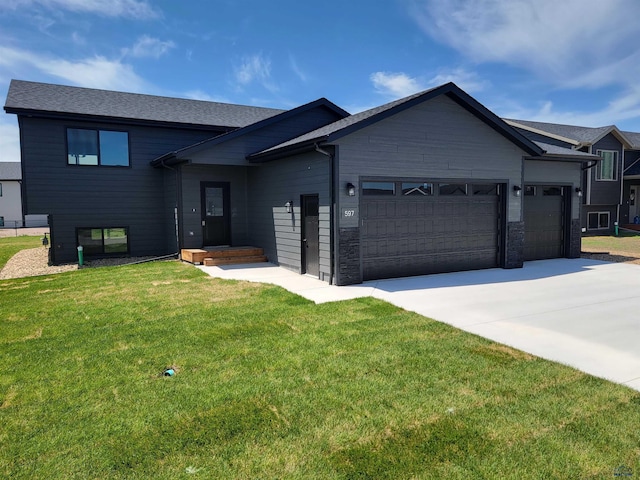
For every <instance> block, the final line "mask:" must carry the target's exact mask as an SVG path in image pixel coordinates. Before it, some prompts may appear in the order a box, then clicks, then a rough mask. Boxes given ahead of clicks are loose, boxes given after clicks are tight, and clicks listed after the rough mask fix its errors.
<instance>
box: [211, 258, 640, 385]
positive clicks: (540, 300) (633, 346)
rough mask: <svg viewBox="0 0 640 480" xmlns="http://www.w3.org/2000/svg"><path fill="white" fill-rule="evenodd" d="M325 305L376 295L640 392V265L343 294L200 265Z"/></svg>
mask: <svg viewBox="0 0 640 480" xmlns="http://www.w3.org/2000/svg"><path fill="white" fill-rule="evenodd" d="M200 268H201V269H202V270H204V271H205V272H207V273H209V274H210V275H212V276H216V277H221V278H236V279H243V280H251V281H260V282H266V283H275V284H278V285H280V286H283V287H284V288H287V289H289V290H291V291H293V292H294V293H298V294H300V295H302V296H304V297H306V298H309V299H311V300H313V301H316V302H318V303H320V302H324V301H335V300H345V299H349V298H356V297H363V296H373V297H376V298H380V299H383V300H386V301H388V302H390V303H392V304H394V305H397V306H399V307H401V308H404V309H406V310H410V311H414V312H417V313H419V314H421V315H425V316H427V317H430V318H433V319H436V320H439V321H441V322H444V323H448V324H450V325H453V326H454V327H457V328H460V329H462V330H466V331H468V332H471V333H475V334H477V335H480V336H482V337H485V338H488V339H491V340H495V341H497V342H500V343H503V344H506V345H510V346H512V347H515V348H518V349H520V350H523V351H526V352H529V353H532V354H534V355H537V356H540V357H543V358H546V359H549V360H554V361H557V362H561V363H564V364H567V365H570V366H572V367H575V368H578V369H579V370H582V371H584V372H587V373H590V374H592V375H596V376H598V377H603V378H607V379H609V380H612V381H614V382H618V383H622V384H626V385H628V386H629V387H631V388H634V389H636V390H640V266H638V265H630V264H622V263H606V262H600V261H595V260H586V259H575V260H569V259H557V260H542V261H536V262H527V263H526V264H525V266H524V268H521V269H514V270H502V269H491V270H479V271H473V272H458V273H446V274H440V275H425V276H420V277H408V278H401V279H392V280H380V281H375V282H366V283H364V284H362V285H354V286H348V287H336V286H331V285H327V284H326V283H324V282H320V281H319V280H316V279H314V278H311V277H305V276H300V275H298V274H295V273H293V272H289V271H287V270H285V269H282V268H280V267H276V266H273V265H270V264H266V265H265V264H262V265H252V266H248V265H245V266H241V267H240V266H233V267H200Z"/></svg>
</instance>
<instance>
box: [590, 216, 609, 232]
mask: <svg viewBox="0 0 640 480" xmlns="http://www.w3.org/2000/svg"><path fill="white" fill-rule="evenodd" d="M608 229H609V212H589V213H588V214H587V230H608Z"/></svg>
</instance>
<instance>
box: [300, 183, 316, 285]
mask: <svg viewBox="0 0 640 480" xmlns="http://www.w3.org/2000/svg"><path fill="white" fill-rule="evenodd" d="M301 205H302V228H303V230H302V273H308V274H310V275H315V276H320V229H319V225H320V221H319V220H320V215H319V210H320V201H319V199H318V195H303V196H302V202H301Z"/></svg>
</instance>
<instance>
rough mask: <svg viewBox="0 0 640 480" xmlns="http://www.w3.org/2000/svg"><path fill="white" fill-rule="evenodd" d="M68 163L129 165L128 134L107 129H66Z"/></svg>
mask: <svg viewBox="0 0 640 480" xmlns="http://www.w3.org/2000/svg"><path fill="white" fill-rule="evenodd" d="M67 163H68V164H69V165H104V166H110V167H128V166H129V134H128V133H127V132H113V131H109V130H88V129H81V128H68V129H67Z"/></svg>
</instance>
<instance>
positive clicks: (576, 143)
mask: <svg viewBox="0 0 640 480" xmlns="http://www.w3.org/2000/svg"><path fill="white" fill-rule="evenodd" d="M504 122H505V123H506V124H507V125H509V126H511V127H515V128H522V129H523V130H527V131H528V132H531V133H537V134H538V135H543V136H545V137H549V138H553V139H554V140H560V141H561V142H565V143H568V144H569V145H573V146H574V147H581V146H583V145H584V146H588V145H590V144H589V143H584V142H579V141H577V140H574V139H573V138H567V137H563V136H562V135H556V134H555V133H549V132H546V131H544V130H540V129H539V128H534V127H530V126H529V125H524V124H522V123H518V122H514V121H513V120H504Z"/></svg>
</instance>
